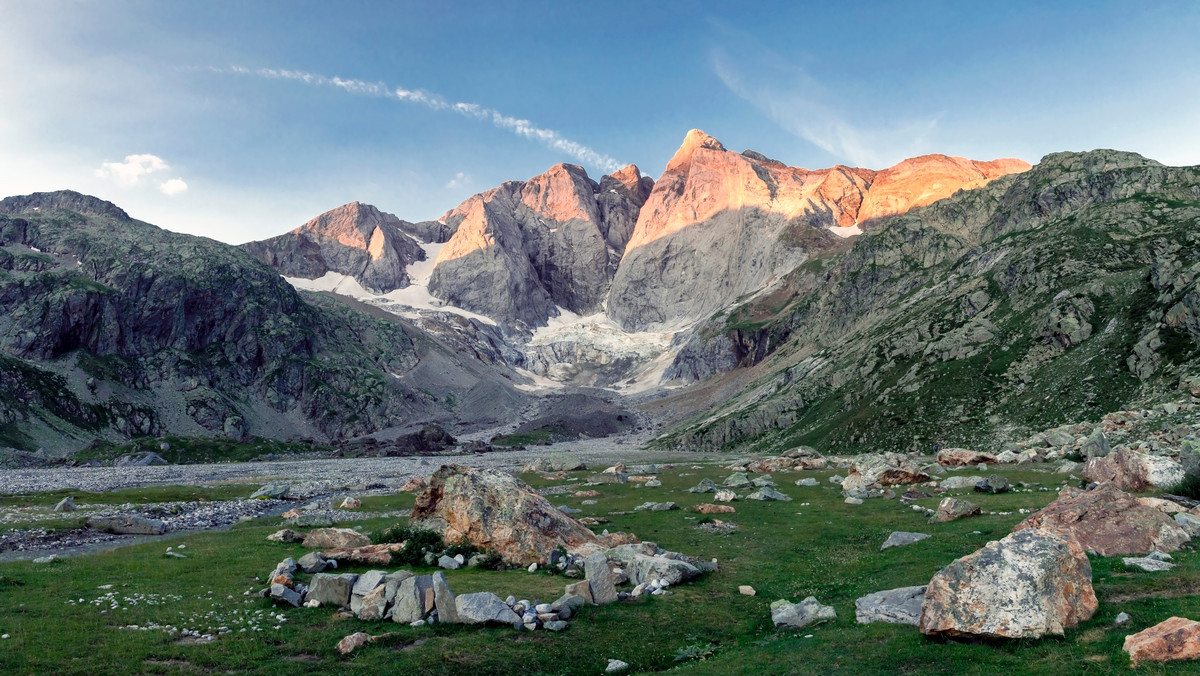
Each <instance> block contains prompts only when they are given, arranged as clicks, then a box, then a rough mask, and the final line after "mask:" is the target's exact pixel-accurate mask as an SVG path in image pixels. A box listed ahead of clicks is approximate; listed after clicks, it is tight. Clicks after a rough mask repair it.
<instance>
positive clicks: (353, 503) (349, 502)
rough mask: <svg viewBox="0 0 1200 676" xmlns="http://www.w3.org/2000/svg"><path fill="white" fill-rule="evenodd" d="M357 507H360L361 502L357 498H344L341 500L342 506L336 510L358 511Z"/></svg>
mask: <svg viewBox="0 0 1200 676" xmlns="http://www.w3.org/2000/svg"><path fill="white" fill-rule="evenodd" d="M359 507H362V500H359V499H358V498H346V499H345V500H342V504H341V506H339V507H338V509H358V508H359Z"/></svg>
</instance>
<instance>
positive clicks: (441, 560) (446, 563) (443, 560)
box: [437, 554, 462, 570]
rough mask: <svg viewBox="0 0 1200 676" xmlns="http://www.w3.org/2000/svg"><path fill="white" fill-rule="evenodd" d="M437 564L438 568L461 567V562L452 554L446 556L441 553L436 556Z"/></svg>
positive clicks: (452, 568)
mask: <svg viewBox="0 0 1200 676" xmlns="http://www.w3.org/2000/svg"><path fill="white" fill-rule="evenodd" d="M437 565H438V568H442V569H445V570H458V569H459V568H462V564H461V563H459V562H458V559H455V558H454V557H452V556H446V555H445V554H442V555H441V556H439V557H438V560H437Z"/></svg>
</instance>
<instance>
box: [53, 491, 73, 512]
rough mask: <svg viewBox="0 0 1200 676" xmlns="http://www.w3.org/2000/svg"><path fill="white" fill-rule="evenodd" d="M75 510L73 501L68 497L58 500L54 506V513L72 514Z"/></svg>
mask: <svg viewBox="0 0 1200 676" xmlns="http://www.w3.org/2000/svg"><path fill="white" fill-rule="evenodd" d="M75 510H76V507H75V499H74V498H72V497H71V496H69V495H68V496H67V497H65V498H63V499H62V500H59V501H58V504H57V505H54V511H56V512H74V511H75Z"/></svg>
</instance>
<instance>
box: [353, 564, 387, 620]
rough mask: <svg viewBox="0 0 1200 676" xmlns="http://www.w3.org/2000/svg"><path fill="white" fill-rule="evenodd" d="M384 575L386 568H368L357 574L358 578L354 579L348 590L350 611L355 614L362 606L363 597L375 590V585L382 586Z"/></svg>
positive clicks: (385, 574)
mask: <svg viewBox="0 0 1200 676" xmlns="http://www.w3.org/2000/svg"><path fill="white" fill-rule="evenodd" d="M386 577H387V571H386V570H368V571H367V572H365V573H363V574H361V575H359V576H358V579H357V580H355V581H354V587H353V588H351V590H350V610H351V612H353V613H354V614H355V615H357V614H358V611H359V608H361V607H362V602H363V597H365V596H366V595H367V594H370V593H371V592H373V591H375V588H376V587H380V586H383V584H384V581H385V578H386Z"/></svg>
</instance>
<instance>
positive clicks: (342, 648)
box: [334, 631, 371, 655]
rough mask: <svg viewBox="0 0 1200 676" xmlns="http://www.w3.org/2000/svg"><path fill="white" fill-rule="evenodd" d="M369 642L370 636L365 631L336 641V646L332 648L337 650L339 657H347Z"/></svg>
mask: <svg viewBox="0 0 1200 676" xmlns="http://www.w3.org/2000/svg"><path fill="white" fill-rule="evenodd" d="M370 641H371V636H370V634H367V633H366V632H365V631H357V632H354V633H353V634H350V635H349V636H344V637H342V640H340V641H338V642H337V645H336V646H334V650H337V651H338V653H339V654H341V655H349V654H350V653H352V652H354V651H355V649H357V648H361V647H362V646H365V645H366V644H367V643H369V642H370Z"/></svg>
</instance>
